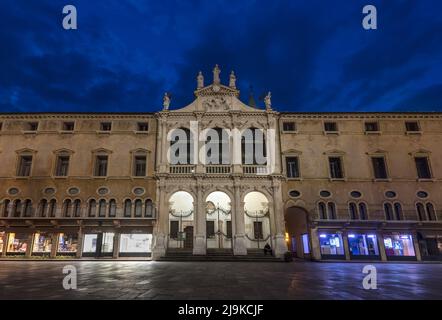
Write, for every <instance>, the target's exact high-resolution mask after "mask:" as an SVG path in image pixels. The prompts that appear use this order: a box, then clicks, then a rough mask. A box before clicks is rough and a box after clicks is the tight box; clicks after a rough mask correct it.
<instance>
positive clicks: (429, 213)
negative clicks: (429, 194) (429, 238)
mask: <svg viewBox="0 0 442 320" xmlns="http://www.w3.org/2000/svg"><path fill="white" fill-rule="evenodd" d="M427 216H428V220H430V221H436V211H435V210H434V206H433V204H431V203H430V202H428V203H427Z"/></svg>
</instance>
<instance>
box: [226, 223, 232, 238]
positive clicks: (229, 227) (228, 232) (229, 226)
mask: <svg viewBox="0 0 442 320" xmlns="http://www.w3.org/2000/svg"><path fill="white" fill-rule="evenodd" d="M226 236H227V238H228V239H232V221H230V220H227V221H226Z"/></svg>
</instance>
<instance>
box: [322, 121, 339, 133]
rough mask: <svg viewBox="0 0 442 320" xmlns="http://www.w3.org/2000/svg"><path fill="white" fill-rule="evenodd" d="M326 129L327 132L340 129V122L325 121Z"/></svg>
mask: <svg viewBox="0 0 442 320" xmlns="http://www.w3.org/2000/svg"><path fill="white" fill-rule="evenodd" d="M324 131H325V132H337V131H338V124H337V123H336V122H330V121H327V122H324Z"/></svg>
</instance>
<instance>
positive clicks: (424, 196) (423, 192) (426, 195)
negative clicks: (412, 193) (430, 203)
mask: <svg viewBox="0 0 442 320" xmlns="http://www.w3.org/2000/svg"><path fill="white" fill-rule="evenodd" d="M417 196H418V197H419V198H426V197H428V193H427V192H425V191H418V192H417Z"/></svg>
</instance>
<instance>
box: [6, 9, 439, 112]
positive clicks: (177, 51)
mask: <svg viewBox="0 0 442 320" xmlns="http://www.w3.org/2000/svg"><path fill="white" fill-rule="evenodd" d="M67 4H74V5H75V6H76V8H77V10H78V30H75V31H66V30H64V29H63V28H62V18H63V15H62V8H63V6H64V5H67ZM366 4H375V5H376V7H377V9H378V30H375V31H366V30H364V29H363V28H362V26H361V21H362V18H363V15H362V7H363V6H364V5H366ZM215 63H218V64H219V65H220V67H221V69H222V73H221V78H222V80H223V82H224V83H227V81H228V80H227V79H228V74H229V72H230V70H232V69H233V70H235V72H236V75H237V78H238V86H239V88H240V89H241V99H242V100H243V101H247V100H248V93H249V87H250V86H253V88H254V93H255V98H256V99H257V100H258V97H259V96H261V95H262V94H263V93H264V92H266V91H269V90H270V91H272V104H273V106H274V108H275V109H277V110H279V111H307V112H310V111H311V112H313V111H442V1H429V0H413V1H407V0H388V1H371V0H370V1H369V0H365V1H359V0H351V1H349V0H334V1H312V0H310V1H296V0H287V1H276V0H272V1H265V0H254V1H252V0H235V1H233V0H210V1H209V0H205V1H196V0H195V1H191V0H182V1H170V0H161V1H137V0H125V1H124V0H118V1H117V0H96V1H95V0H94V1H91V0H87V1H80V0H78V1H75V0H64V1H63V0H38V1H37V0H35V1H31V0H27V1H24V0H3V1H2V2H1V3H0V111H1V112H18V111H20V112H27V111H55V112H58V111H60V112H61V111H81V112H106V111H109V112H110V111H112V112H149V111H157V110H159V109H161V106H162V95H163V93H164V92H165V91H168V92H171V93H172V96H173V97H172V104H171V108H178V107H182V106H185V105H186V104H188V103H190V102H191V101H192V99H193V90H194V89H195V86H196V82H195V77H196V74H197V72H198V71H199V70H202V71H203V73H204V74H205V76H206V83H207V82H208V80H211V78H212V73H211V70H212V68H213V66H214V64H215ZM259 104H260V105H262V104H263V102H262V101H259Z"/></svg>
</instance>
